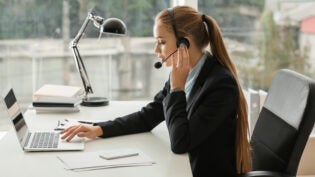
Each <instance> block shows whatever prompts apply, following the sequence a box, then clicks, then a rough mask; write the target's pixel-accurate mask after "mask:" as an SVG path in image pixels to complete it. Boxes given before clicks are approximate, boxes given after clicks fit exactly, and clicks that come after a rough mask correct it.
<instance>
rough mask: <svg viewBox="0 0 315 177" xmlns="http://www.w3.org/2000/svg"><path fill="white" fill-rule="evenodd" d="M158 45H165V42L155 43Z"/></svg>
mask: <svg viewBox="0 0 315 177" xmlns="http://www.w3.org/2000/svg"><path fill="white" fill-rule="evenodd" d="M157 43H158V44H159V45H164V44H165V41H158V42H157Z"/></svg>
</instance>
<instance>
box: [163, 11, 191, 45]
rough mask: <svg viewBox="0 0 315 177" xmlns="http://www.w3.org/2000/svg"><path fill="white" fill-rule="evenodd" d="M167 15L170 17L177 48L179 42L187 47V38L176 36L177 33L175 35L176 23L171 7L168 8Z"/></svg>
mask: <svg viewBox="0 0 315 177" xmlns="http://www.w3.org/2000/svg"><path fill="white" fill-rule="evenodd" d="M168 15H169V16H170V18H171V24H172V27H173V31H174V35H175V38H176V46H177V48H179V46H180V44H184V45H185V46H186V47H187V48H189V46H190V43H189V40H188V39H187V38H184V37H178V35H177V30H176V24H175V19H174V11H173V9H172V8H169V9H168Z"/></svg>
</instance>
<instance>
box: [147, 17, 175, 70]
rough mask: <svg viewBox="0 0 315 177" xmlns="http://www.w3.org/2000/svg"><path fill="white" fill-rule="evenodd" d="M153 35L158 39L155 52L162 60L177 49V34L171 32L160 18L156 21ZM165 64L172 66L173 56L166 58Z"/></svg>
mask: <svg viewBox="0 0 315 177" xmlns="http://www.w3.org/2000/svg"><path fill="white" fill-rule="evenodd" d="M153 35H154V38H155V39H156V45H155V48H154V52H155V53H156V54H157V57H158V58H160V60H161V61H162V60H163V59H164V58H166V57H168V56H169V55H170V54H171V53H172V52H174V51H175V50H176V49H177V47H176V38H175V35H174V34H173V33H172V32H169V31H168V30H167V26H166V25H165V24H163V23H161V22H160V20H158V21H156V22H155V24H154V27H153ZM176 53H177V52H176ZM176 53H175V54H176ZM175 54H174V55H175ZM165 64H166V66H172V61H171V57H170V58H169V59H168V60H166V62H165Z"/></svg>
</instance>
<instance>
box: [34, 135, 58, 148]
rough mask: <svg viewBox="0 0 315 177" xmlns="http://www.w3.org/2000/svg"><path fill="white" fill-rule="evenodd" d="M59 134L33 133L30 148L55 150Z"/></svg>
mask: <svg viewBox="0 0 315 177" xmlns="http://www.w3.org/2000/svg"><path fill="white" fill-rule="evenodd" d="M59 136H60V134H59V133H54V132H35V133H34V137H33V140H32V143H31V148H57V147H58V142H59Z"/></svg>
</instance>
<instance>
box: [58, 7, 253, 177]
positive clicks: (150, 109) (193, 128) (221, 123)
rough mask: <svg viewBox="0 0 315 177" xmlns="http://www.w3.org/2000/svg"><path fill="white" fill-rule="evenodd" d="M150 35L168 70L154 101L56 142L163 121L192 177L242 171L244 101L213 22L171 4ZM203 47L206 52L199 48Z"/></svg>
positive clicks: (245, 163) (245, 160)
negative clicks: (188, 164)
mask: <svg viewBox="0 0 315 177" xmlns="http://www.w3.org/2000/svg"><path fill="white" fill-rule="evenodd" d="M153 33H154V37H155V38H156V40H157V44H156V46H155V53H156V54H157V55H158V57H159V58H161V60H162V61H163V62H165V63H166V66H168V67H171V68H172V70H171V73H170V79H169V80H168V81H167V82H166V83H165V86H164V88H163V89H162V90H161V91H160V92H159V93H157V94H156V96H155V97H154V100H153V101H152V102H151V103H149V104H148V105H147V106H145V107H143V108H142V110H141V111H139V112H135V113H133V114H130V115H127V116H124V117H120V118H116V119H115V120H114V121H107V122H102V123H98V124H96V125H94V126H86V125H80V126H73V127H69V128H68V129H66V130H64V131H62V132H61V133H62V134H64V135H63V137H62V138H63V139H66V140H67V141H69V140H71V139H72V138H73V136H75V135H78V136H79V137H88V138H95V137H98V136H99V137H103V138H106V137H112V136H118V135H125V134H132V133H140V132H146V131H151V130H152V129H153V128H154V127H155V126H157V125H158V124H159V123H160V122H162V121H164V120H165V121H166V125H167V128H168V131H169V136H170V142H171V149H172V151H173V152H174V153H178V154H181V153H188V154H189V160H190V165H191V169H192V173H193V176H194V177H197V176H203V177H204V176H216V177H217V176H225V177H228V176H235V175H236V174H237V173H243V172H247V171H248V170H249V169H250V157H249V142H248V136H247V132H248V123H247V110H246V101H245V98H244V95H243V92H242V89H241V86H240V84H239V81H238V77H237V73H236V69H235V67H234V64H233V63H232V61H231V59H230V57H229V55H228V53H227V50H226V48H225V45H224V42H223V39H222V36H221V32H220V29H219V27H218V25H217V23H216V22H215V20H214V19H213V18H211V17H210V16H206V15H203V14H200V13H198V12H197V11H196V10H194V9H193V8H191V7H188V6H177V7H174V8H173V9H171V10H164V11H161V12H160V13H159V14H158V15H157V16H156V18H155V25H154V30H153ZM209 45H210V53H209V52H206V51H205V50H204V49H205V48H207V46H209ZM177 48H178V49H177ZM174 51H176V52H175V53H174Z"/></svg>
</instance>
